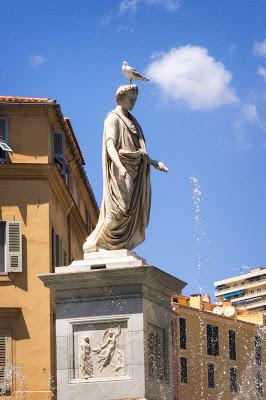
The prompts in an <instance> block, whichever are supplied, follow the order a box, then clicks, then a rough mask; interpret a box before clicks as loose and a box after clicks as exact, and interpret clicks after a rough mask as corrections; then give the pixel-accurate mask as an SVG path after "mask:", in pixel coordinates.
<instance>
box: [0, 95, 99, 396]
mask: <svg viewBox="0 0 266 400" xmlns="http://www.w3.org/2000/svg"><path fill="white" fill-rule="evenodd" d="M97 219H98V207H97V204H96V201H95V198H94V195H93V192H92V189H91V187H90V184H89V182H88V180H87V177H86V174H85V171H84V159H83V156H82V153H81V151H80V148H79V145H78V142H77V140H76V137H75V134H74V132H73V129H72V126H71V123H70V121H69V120H68V119H66V118H64V116H63V115H62V112H61V108H60V105H59V104H58V103H56V101H54V100H49V99H38V98H21V97H0V393H1V394H2V395H4V396H5V398H7V399H8V398H14V397H15V398H16V396H18V395H19V393H20V394H21V393H23V394H24V396H25V398H26V399H27V400H47V399H50V398H55V397H56V390H55V387H56V382H55V380H54V376H55V367H56V366H55V361H54V360H55V348H54V334H55V333H54V315H53V298H52V294H51V293H50V291H49V290H48V289H46V288H44V287H43V285H42V283H41V281H40V280H39V279H38V277H37V275H38V274H41V273H48V272H53V271H54V268H55V267H56V266H59V265H68V264H69V263H71V261H72V260H76V259H82V258H83V252H82V245H83V243H84V241H85V239H86V236H88V234H89V233H90V232H91V230H92V229H93V228H94V227H95V225H96V223H97ZM21 398H24V397H21Z"/></svg>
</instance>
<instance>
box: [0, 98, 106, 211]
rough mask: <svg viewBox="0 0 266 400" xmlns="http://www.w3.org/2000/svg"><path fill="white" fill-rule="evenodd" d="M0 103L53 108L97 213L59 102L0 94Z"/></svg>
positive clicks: (77, 145)
mask: <svg viewBox="0 0 266 400" xmlns="http://www.w3.org/2000/svg"><path fill="white" fill-rule="evenodd" d="M0 104H7V105H9V104H14V105H15V104H25V105H30V104H36V105H42V104H43V105H47V106H50V107H51V108H52V109H53V110H55V112H56V114H57V117H58V118H59V120H60V121H61V124H62V128H63V130H64V132H65V133H66V136H67V137H68V139H69V141H70V144H71V146H72V149H73V151H74V155H75V158H76V160H77V163H78V167H79V169H80V172H81V176H82V178H83V180H84V183H85V186H86V187H87V189H88V191H89V193H90V196H91V199H92V203H93V205H94V208H95V211H96V213H97V214H99V208H98V204H97V201H96V199H95V196H94V193H93V190H92V187H91V185H90V183H89V180H88V178H87V175H86V172H85V169H84V167H83V165H85V161H84V158H83V155H82V153H81V150H80V147H79V144H78V141H77V139H76V136H75V133H74V130H73V128H72V125H71V122H70V120H69V118H65V117H64V116H63V114H62V111H61V107H60V104H59V103H57V101H56V100H55V99H49V98H47V97H22V96H1V95H0Z"/></svg>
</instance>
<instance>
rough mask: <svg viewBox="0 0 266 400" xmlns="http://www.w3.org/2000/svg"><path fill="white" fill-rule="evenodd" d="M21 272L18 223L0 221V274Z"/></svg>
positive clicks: (20, 240)
mask: <svg viewBox="0 0 266 400" xmlns="http://www.w3.org/2000/svg"><path fill="white" fill-rule="evenodd" d="M21 271H22V237H21V225H20V222H15V221H14V222H6V221H0V273H1V272H21Z"/></svg>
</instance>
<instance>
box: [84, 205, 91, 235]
mask: <svg viewBox="0 0 266 400" xmlns="http://www.w3.org/2000/svg"><path fill="white" fill-rule="evenodd" d="M85 212H86V222H85V223H86V228H87V231H88V232H89V233H91V231H92V226H91V216H90V212H89V210H86V211H85Z"/></svg>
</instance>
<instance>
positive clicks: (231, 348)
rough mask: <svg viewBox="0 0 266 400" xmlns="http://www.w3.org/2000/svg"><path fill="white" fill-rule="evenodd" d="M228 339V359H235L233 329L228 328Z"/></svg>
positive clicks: (234, 335) (234, 334)
mask: <svg viewBox="0 0 266 400" xmlns="http://www.w3.org/2000/svg"><path fill="white" fill-rule="evenodd" d="M228 341H229V358H230V360H236V333H235V331H232V330H229V332H228Z"/></svg>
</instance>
